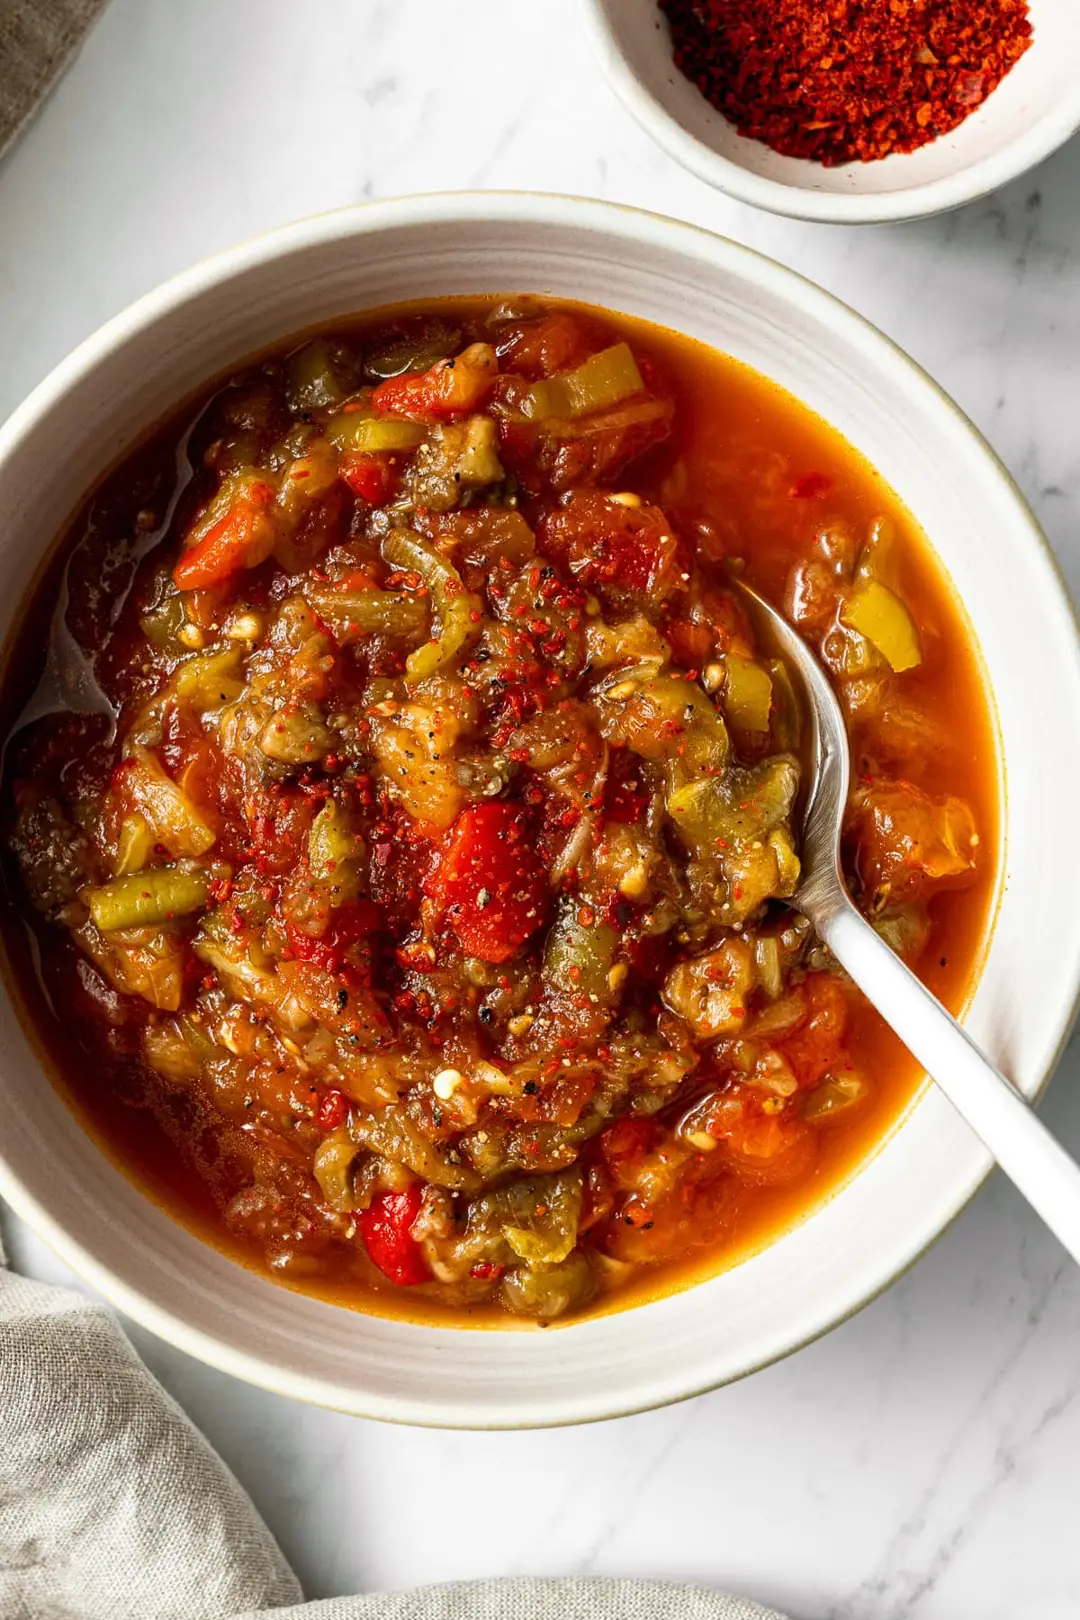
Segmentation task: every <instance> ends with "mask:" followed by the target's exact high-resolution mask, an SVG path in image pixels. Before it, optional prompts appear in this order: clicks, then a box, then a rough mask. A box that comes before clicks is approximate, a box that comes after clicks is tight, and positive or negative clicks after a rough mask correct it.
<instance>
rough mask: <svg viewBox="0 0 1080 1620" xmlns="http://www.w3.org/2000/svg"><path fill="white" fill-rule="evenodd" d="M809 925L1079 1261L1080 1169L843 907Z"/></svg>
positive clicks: (949, 1020) (883, 946)
mask: <svg viewBox="0 0 1080 1620" xmlns="http://www.w3.org/2000/svg"><path fill="white" fill-rule="evenodd" d="M811 920H812V921H814V923H815V926H816V927H817V931H818V933H819V935H820V936H821V938H822V939H823V940H824V941H825V943H826V945H828V947H829V949H830V950H831V951H832V953H833V955H834V956H835V957H836V959H837V961H838V962H840V963H841V964H842V965H843V966H844V967H845V968H846V969H847V971H848V973H849V974H850V975H851V977H852V978H853V979H854V981H855V983H856V984H857V985H858V986H859V988H860V990H862V991H863V992H864V994H865V995H866V996H867V997H868V998H869V1000H870V1001H871V1002H873V1004H874V1006H875V1007H876V1008H877V1010H878V1012H879V1013H880V1014H881V1016H882V1017H883V1018H884V1020H885V1022H886V1023H887V1024H889V1025H891V1027H892V1028H893V1029H894V1030H895V1031H896V1033H897V1035H899V1037H900V1039H901V1040H902V1041H903V1043H904V1045H905V1046H906V1047H907V1049H908V1051H909V1052H910V1053H911V1054H912V1056H913V1057H916V1058H917V1059H918V1061H919V1062H920V1063H921V1064H922V1065H923V1067H924V1068H925V1069H926V1071H927V1073H928V1074H929V1075H930V1076H931V1077H932V1079H934V1080H936V1081H937V1084H938V1085H939V1086H940V1087H941V1089H942V1091H943V1092H944V1093H945V1095H946V1096H947V1097H948V1099H949V1101H950V1102H951V1103H952V1105H953V1107H954V1108H955V1109H956V1111H957V1113H958V1114H960V1115H961V1117H962V1118H963V1119H965V1120H966V1121H967V1123H968V1124H969V1125H970V1126H971V1128H972V1130H973V1131H974V1132H975V1134H976V1135H977V1136H979V1137H981V1138H982V1141H983V1142H984V1143H985V1145H986V1146H987V1147H988V1148H989V1149H990V1152H991V1153H992V1154H993V1155H994V1157H995V1159H996V1160H997V1162H998V1164H999V1165H1000V1166H1001V1168H1002V1169H1003V1170H1004V1172H1005V1174H1006V1175H1007V1176H1008V1177H1009V1179H1010V1180H1011V1181H1012V1182H1013V1183H1014V1184H1015V1186H1017V1187H1018V1188H1019V1190H1020V1191H1021V1192H1022V1193H1023V1195H1024V1197H1025V1198H1026V1199H1027V1201H1028V1203H1029V1204H1031V1206H1032V1208H1033V1209H1035V1210H1036V1211H1037V1212H1038V1214H1039V1215H1041V1216H1042V1218H1043V1220H1044V1221H1045V1222H1046V1224H1047V1226H1048V1227H1049V1228H1050V1230H1051V1231H1052V1232H1053V1233H1055V1234H1056V1236H1057V1237H1058V1239H1059V1240H1060V1242H1061V1243H1063V1244H1064V1246H1065V1248H1066V1249H1067V1250H1068V1251H1069V1253H1070V1254H1071V1255H1072V1257H1073V1259H1074V1260H1076V1261H1077V1262H1080V1165H1077V1164H1076V1162H1075V1161H1074V1160H1073V1159H1072V1158H1071V1157H1070V1156H1069V1154H1068V1153H1066V1151H1065V1149H1064V1148H1063V1147H1062V1146H1061V1143H1060V1142H1058V1141H1057V1139H1056V1138H1055V1137H1054V1136H1052V1135H1051V1134H1050V1132H1049V1131H1048V1130H1047V1128H1046V1126H1045V1125H1044V1124H1043V1123H1042V1121H1041V1120H1040V1119H1039V1118H1038V1116H1037V1115H1036V1114H1035V1112H1034V1110H1033V1109H1032V1108H1030V1107H1029V1105H1028V1104H1027V1103H1026V1102H1025V1101H1024V1099H1023V1097H1022V1096H1021V1095H1020V1093H1019V1092H1018V1091H1017V1090H1016V1089H1015V1088H1014V1087H1013V1086H1012V1085H1011V1084H1010V1083H1009V1081H1008V1080H1006V1079H1005V1076H1004V1075H1003V1074H1001V1073H1000V1072H999V1071H998V1070H997V1069H996V1068H995V1067H994V1065H993V1064H992V1063H990V1062H989V1060H988V1059H987V1058H985V1057H984V1056H983V1054H982V1053H981V1052H980V1051H979V1049H978V1047H977V1046H976V1045H975V1043H974V1041H972V1040H971V1039H970V1038H969V1037H968V1036H967V1035H966V1034H965V1033H964V1031H963V1030H962V1029H961V1027H960V1025H959V1024H958V1023H957V1022H956V1019H955V1018H953V1017H952V1015H951V1014H950V1013H948V1012H946V1010H945V1008H944V1007H943V1006H942V1005H941V1003H940V1001H938V1000H937V998H936V996H933V995H931V993H930V991H929V990H927V988H926V986H925V985H923V984H920V982H919V980H918V979H917V978H916V977H915V975H914V973H912V972H911V970H910V969H909V968H907V967H905V965H904V963H903V962H902V961H901V960H900V958H899V957H898V956H896V955H895V954H894V953H893V952H892V951H891V950H890V949H889V947H888V946H887V945H886V944H885V942H884V940H883V939H881V938H880V936H879V935H878V934H877V933H875V931H874V929H873V928H872V927H871V926H870V924H869V923H868V922H867V921H866V919H865V918H864V917H863V916H862V915H861V913H860V912H858V911H857V910H856V909H855V907H854V906H853V905H852V904H851V903H850V902H849V903H848V904H846V905H844V906H841V907H838V908H837V909H836V911H835V912H833V913H832V914H831V915H830V916H828V917H827V918H821V919H811Z"/></svg>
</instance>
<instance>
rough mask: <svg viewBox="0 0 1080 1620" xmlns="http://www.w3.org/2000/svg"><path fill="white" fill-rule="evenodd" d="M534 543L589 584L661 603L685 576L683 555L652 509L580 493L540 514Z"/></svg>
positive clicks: (596, 493)
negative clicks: (634, 594)
mask: <svg viewBox="0 0 1080 1620" xmlns="http://www.w3.org/2000/svg"><path fill="white" fill-rule="evenodd" d="M541 530H542V533H541V537H540V544H541V547H542V549H543V550H544V551H546V552H547V553H548V554H549V555H550V556H553V557H556V558H558V559H559V560H560V561H562V562H565V564H566V566H567V567H568V568H569V569H570V571H571V572H572V573H573V574H575V575H576V576H577V578H578V579H580V580H582V581H583V582H584V583H585V584H589V585H600V586H603V585H615V586H619V587H621V588H622V589H623V590H628V591H635V592H642V593H646V594H648V595H649V596H651V597H652V598H653V599H654V600H656V601H659V600H662V599H663V598H664V597H665V596H667V595H670V594H671V592H672V591H674V590H675V589H676V587H677V586H678V585H680V584H681V583H682V579H683V576H684V575H685V574H687V573H688V572H689V563H688V559H687V557H686V553H685V551H684V549H683V547H682V544H681V543H680V541H679V540H677V539H676V537H675V535H674V533H673V532H672V528H671V524H670V523H669V522H668V520H667V518H666V517H665V516H664V514H663V512H662V511H661V510H660V508H659V507H658V506H624V505H622V504H621V503H620V502H618V501H615V500H613V499H612V498H611V496H610V495H605V494H603V493H601V492H600V491H599V490H582V491H580V492H579V493H578V494H576V495H575V496H574V497H573V499H572V500H571V501H569V502H568V503H567V505H566V506H560V507H556V508H555V510H554V511H551V512H549V513H547V514H546V516H545V517H544V519H543V522H542V524H541Z"/></svg>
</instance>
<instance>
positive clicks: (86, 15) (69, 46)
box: [0, 0, 105, 154]
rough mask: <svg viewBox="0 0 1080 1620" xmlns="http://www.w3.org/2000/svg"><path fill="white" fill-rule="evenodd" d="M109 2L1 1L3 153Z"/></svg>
mask: <svg viewBox="0 0 1080 1620" xmlns="http://www.w3.org/2000/svg"><path fill="white" fill-rule="evenodd" d="M104 4H105V0H0V154H2V153H3V151H4V148H5V147H6V146H7V145H8V144H9V143H10V142H11V141H13V140H14V139H15V136H16V135H17V134H18V133H19V131H20V129H22V127H23V125H24V124H25V123H26V122H27V120H28V119H29V118H30V117H31V115H32V114H33V112H34V109H35V108H36V107H37V105H38V102H39V101H41V100H42V98H43V97H44V96H45V94H46V92H47V91H48V90H49V88H50V86H51V85H52V84H53V82H54V80H55V79H57V78H58V77H59V75H60V74H61V72H62V71H63V69H64V68H65V67H66V66H67V64H68V62H69V61H70V60H71V58H72V56H73V55H74V54H75V52H76V50H77V49H78V47H79V45H80V44H81V43H82V41H83V39H84V37H85V36H86V34H87V33H88V32H89V31H90V27H91V25H92V24H93V22H94V19H95V18H96V17H97V15H98V13H99V12H100V11H101V9H102V7H103V6H104Z"/></svg>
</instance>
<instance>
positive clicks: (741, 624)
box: [663, 585, 753, 669]
mask: <svg viewBox="0 0 1080 1620" xmlns="http://www.w3.org/2000/svg"><path fill="white" fill-rule="evenodd" d="M663 629H664V635H665V636H666V637H667V639H668V641H670V643H671V650H672V652H673V653H674V654H675V659H676V662H677V663H679V664H682V665H683V667H684V668H686V669H702V668H704V666H705V665H706V664H707V663H708V662H709V661H710V659H713V658H715V657H716V656H717V655H718V654H719V653H723V652H727V651H728V649H729V648H730V647H731V646H732V644H733V643H735V642H739V643H744V644H745V645H746V646H747V647H748V648H749V647H751V646H752V645H753V641H752V637H751V631H750V627H749V625H748V623H747V621H746V617H745V615H744V614H743V612H742V610H741V608H740V607H739V605H738V604H737V603H736V602H735V601H734V599H733V598H732V596H731V594H730V593H729V592H728V591H723V590H720V589H718V588H717V587H716V586H714V585H705V586H703V587H701V588H695V589H694V592H693V595H692V596H691V598H690V600H689V601H687V602H685V603H680V604H679V611H678V613H677V614H676V615H674V616H673V617H672V618H670V619H669V620H668V621H667V623H666V624H665V625H664V627H663Z"/></svg>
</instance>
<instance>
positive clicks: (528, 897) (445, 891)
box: [424, 803, 548, 962]
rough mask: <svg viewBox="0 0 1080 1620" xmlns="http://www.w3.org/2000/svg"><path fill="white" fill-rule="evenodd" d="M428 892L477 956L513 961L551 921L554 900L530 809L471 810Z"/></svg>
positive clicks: (454, 832)
mask: <svg viewBox="0 0 1080 1620" xmlns="http://www.w3.org/2000/svg"><path fill="white" fill-rule="evenodd" d="M424 887H425V891H426V893H427V894H428V896H429V898H431V899H434V900H435V901H437V902H438V903H439V905H440V906H441V908H442V912H443V915H444V917H445V919H446V921H447V922H448V923H449V924H450V926H451V928H452V929H453V930H454V932H455V934H456V935H457V937H458V939H459V940H460V942H461V945H462V947H463V949H464V950H466V951H467V952H468V953H469V955H470V956H479V957H480V958H481V959H482V960H483V961H485V962H505V961H506V960H507V958H508V957H511V956H513V954H514V952H515V951H516V950H517V949H518V947H519V946H520V945H523V944H524V942H525V941H526V940H527V939H528V938H529V935H530V934H533V933H535V932H536V930H537V929H538V928H539V927H540V925H541V923H542V922H543V921H544V918H545V915H546V912H547V900H548V891H547V883H546V881H545V873H544V868H543V866H542V865H541V862H540V860H539V858H538V856H537V854H536V850H535V847H534V842H533V839H532V836H531V833H530V830H529V823H528V818H527V817H526V815H525V813H524V811H523V810H521V808H520V807H519V806H518V805H514V804H506V803H496V804H475V805H470V806H469V808H468V809H466V810H463V811H462V812H461V814H460V815H459V816H458V818H457V820H456V821H455V822H454V825H453V826H452V827H451V828H450V831H449V833H448V834H447V836H446V841H445V846H444V852H443V857H442V860H441V862H440V863H439V865H438V866H437V867H436V869H435V870H434V872H433V873H432V874H431V875H430V877H429V878H428V879H427V882H426V883H425V885H424Z"/></svg>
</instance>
